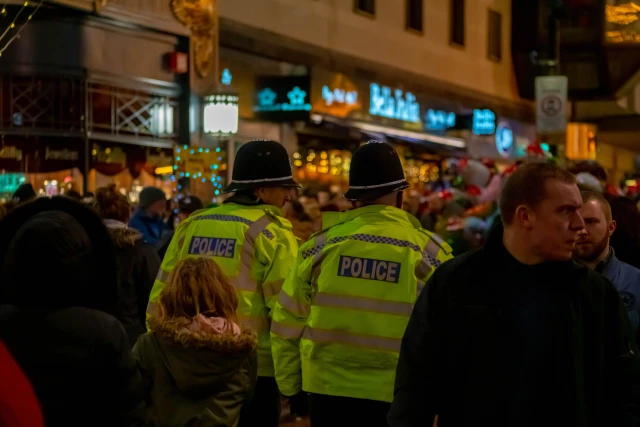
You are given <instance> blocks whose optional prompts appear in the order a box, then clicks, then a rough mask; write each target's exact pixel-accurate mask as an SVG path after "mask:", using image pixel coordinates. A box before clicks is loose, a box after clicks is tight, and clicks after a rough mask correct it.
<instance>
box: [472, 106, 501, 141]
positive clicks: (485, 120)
mask: <svg viewBox="0 0 640 427" xmlns="http://www.w3.org/2000/svg"><path fill="white" fill-rule="evenodd" d="M472 131H473V133H474V134H476V135H493V134H494V133H495V132H496V113H494V112H493V111H491V110H486V109H485V110H473V126H472Z"/></svg>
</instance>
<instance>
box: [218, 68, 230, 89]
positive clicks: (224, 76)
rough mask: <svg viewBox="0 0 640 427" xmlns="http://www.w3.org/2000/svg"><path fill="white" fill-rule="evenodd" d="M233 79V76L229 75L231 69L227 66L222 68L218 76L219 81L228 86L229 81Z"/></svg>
mask: <svg viewBox="0 0 640 427" xmlns="http://www.w3.org/2000/svg"><path fill="white" fill-rule="evenodd" d="M232 80H233V76H232V75H231V71H229V69H228V68H225V69H224V70H222V76H221V77H220V83H222V84H223V85H225V86H229V85H230V84H231V81H232Z"/></svg>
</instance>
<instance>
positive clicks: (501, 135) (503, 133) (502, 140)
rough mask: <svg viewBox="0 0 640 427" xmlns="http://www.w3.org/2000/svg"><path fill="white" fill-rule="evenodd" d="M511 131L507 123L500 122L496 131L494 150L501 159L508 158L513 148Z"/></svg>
mask: <svg viewBox="0 0 640 427" xmlns="http://www.w3.org/2000/svg"><path fill="white" fill-rule="evenodd" d="M513 142H514V139H513V130H511V127H510V126H509V123H507V122H500V124H499V125H498V129H496V149H497V150H498V153H500V155H501V156H503V157H509V154H510V153H511V148H512V147H513Z"/></svg>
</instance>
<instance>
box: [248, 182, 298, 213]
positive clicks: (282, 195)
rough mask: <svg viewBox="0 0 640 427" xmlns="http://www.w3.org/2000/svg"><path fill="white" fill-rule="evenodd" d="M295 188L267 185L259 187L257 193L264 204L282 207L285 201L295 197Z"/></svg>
mask: <svg viewBox="0 0 640 427" xmlns="http://www.w3.org/2000/svg"><path fill="white" fill-rule="evenodd" d="M296 190H297V189H296V188H294V187H267V188H260V189H259V190H258V192H257V193H258V196H259V197H260V198H261V199H262V201H263V202H264V203H265V204H267V205H272V206H276V207H278V208H280V209H282V208H283V207H284V205H285V204H286V203H287V202H289V201H291V200H294V199H295V197H296Z"/></svg>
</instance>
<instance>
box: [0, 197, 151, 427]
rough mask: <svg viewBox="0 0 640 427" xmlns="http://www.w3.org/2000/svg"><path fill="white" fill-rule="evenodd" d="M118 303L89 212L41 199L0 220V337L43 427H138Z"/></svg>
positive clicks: (139, 411)
mask: <svg viewBox="0 0 640 427" xmlns="http://www.w3.org/2000/svg"><path fill="white" fill-rule="evenodd" d="M117 296H118V288H117V278H116V262H115V254H114V249H113V245H112V243H111V239H110V237H109V234H108V233H107V231H106V229H105V227H104V225H103V224H102V222H101V221H100V218H98V216H97V215H96V214H95V212H93V211H91V210H90V209H88V208H85V207H84V206H82V205H81V204H79V203H78V202H76V201H74V200H70V199H68V198H65V197H53V198H42V199H37V200H35V201H33V202H32V203H28V204H26V205H23V206H20V207H18V208H16V209H15V210H14V211H12V212H11V213H10V214H9V215H7V216H6V217H5V218H4V219H3V220H2V222H0V339H1V340H2V341H3V342H4V344H5V345H6V347H7V349H8V350H9V352H10V353H11V354H12V356H13V358H14V359H15V360H16V362H17V363H18V365H19V366H20V368H21V369H22V370H23V371H24V373H25V375H26V376H27V378H28V379H29V381H30V382H31V384H32V386H33V389H34V391H35V393H36V396H37V397H38V400H39V401H40V405H41V407H42V412H43V414H44V419H45V425H46V426H47V427H56V426H61V427H75V426H78V427H80V426H82V427H86V426H88V425H91V426H92V427H116V426H123V427H124V426H137V425H142V423H143V422H144V413H143V389H142V382H141V378H140V375H139V373H138V371H137V369H136V366H135V363H134V360H133V357H132V355H131V350H130V347H129V342H128V339H127V334H126V332H125V331H124V329H123V327H122V325H121V324H120V322H119V321H118V320H117V319H116V318H115V317H113V316H112V313H113V312H114V307H115V306H116V301H117Z"/></svg>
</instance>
